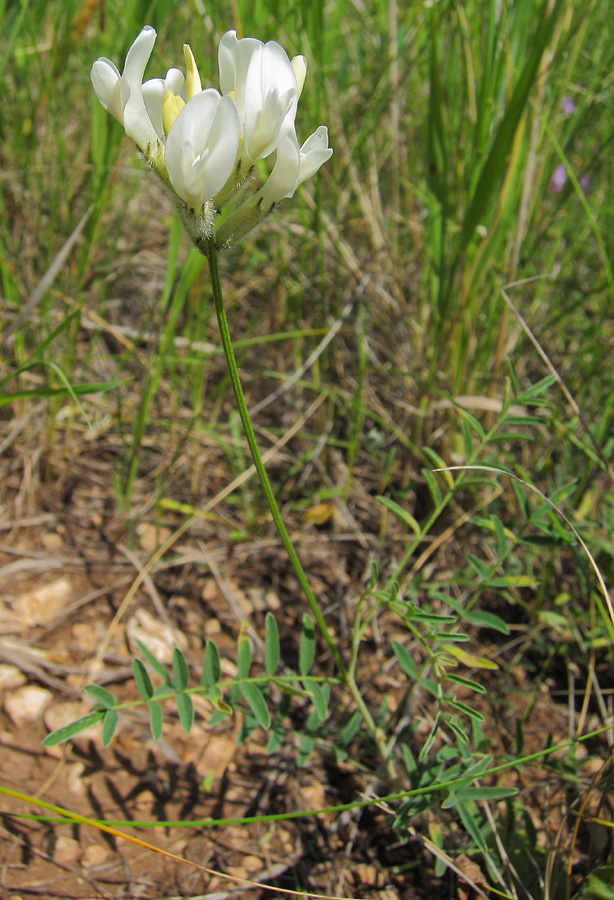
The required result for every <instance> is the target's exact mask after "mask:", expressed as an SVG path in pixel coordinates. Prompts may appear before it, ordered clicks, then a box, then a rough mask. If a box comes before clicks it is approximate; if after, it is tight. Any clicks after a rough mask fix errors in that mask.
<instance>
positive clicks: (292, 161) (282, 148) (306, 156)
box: [261, 125, 333, 210]
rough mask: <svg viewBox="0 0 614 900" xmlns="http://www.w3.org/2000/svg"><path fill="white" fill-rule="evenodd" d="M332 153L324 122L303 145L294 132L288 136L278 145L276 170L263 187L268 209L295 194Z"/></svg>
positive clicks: (262, 191)
mask: <svg viewBox="0 0 614 900" xmlns="http://www.w3.org/2000/svg"><path fill="white" fill-rule="evenodd" d="M332 155H333V151H332V149H331V148H330V147H329V146H328V128H327V127H326V125H320V127H319V128H318V129H317V130H316V131H314V133H313V134H312V135H310V136H309V137H308V138H307V140H306V141H305V143H304V144H303V145H302V147H300V148H299V145H298V140H297V137H296V134H295V133H294V132H292V133H291V134H289V135H288V136H287V137H285V138H284V140H283V141H282V143H281V144H280V145H279V147H278V149H277V159H276V160H275V165H274V166H273V171H272V172H271V174H270V175H269V177H268V179H267V181H265V183H264V186H263V187H262V190H261V194H262V197H263V203H264V207H265V209H266V210H269V209H270V208H271V206H273V205H274V204H275V203H279V201H280V200H284V199H286V198H290V197H293V196H294V193H295V191H296V189H297V187H298V186H299V184H302V182H303V181H305V180H306V179H307V178H311V176H312V175H315V173H316V172H317V171H318V169H319V168H320V167H321V166H323V165H324V163H325V162H326V161H327V160H329V159H330V158H331V156H332Z"/></svg>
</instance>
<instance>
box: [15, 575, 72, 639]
mask: <svg viewBox="0 0 614 900" xmlns="http://www.w3.org/2000/svg"><path fill="white" fill-rule="evenodd" d="M72 593H73V591H72V584H71V583H70V580H69V579H68V578H58V579H57V580H56V581H52V582H51V583H50V584H45V585H43V587H40V588H37V589H36V590H34V591H28V592H27V593H25V594H21V595H20V596H19V597H17V599H16V600H15V602H14V603H13V612H14V613H15V615H17V616H19V618H20V619H21V621H22V622H23V624H24V625H26V626H28V627H31V626H33V625H48V624H49V622H51V621H53V619H55V617H56V616H57V615H58V614H59V613H60V612H61V611H62V610H63V609H64V607H65V606H66V604H67V603H68V601H69V600H70V599H71V597H72Z"/></svg>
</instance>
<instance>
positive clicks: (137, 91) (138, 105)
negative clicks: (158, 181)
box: [120, 25, 158, 152]
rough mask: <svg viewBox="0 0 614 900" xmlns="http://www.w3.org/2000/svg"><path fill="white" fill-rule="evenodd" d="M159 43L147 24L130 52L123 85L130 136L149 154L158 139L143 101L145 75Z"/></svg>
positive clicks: (127, 127)
mask: <svg viewBox="0 0 614 900" xmlns="http://www.w3.org/2000/svg"><path fill="white" fill-rule="evenodd" d="M155 42H156V32H155V30H154V29H153V28H152V27H151V25H146V26H145V27H144V28H143V30H142V31H141V32H140V34H139V35H137V38H136V40H135V41H134V43H133V45H132V46H131V47H130V50H128V55H127V56H126V62H125V65H124V71H123V74H122V77H121V82H120V89H121V99H122V106H123V110H124V128H125V129H126V134H127V135H128V137H131V138H132V140H133V141H136V143H137V144H138V145H139V147H140V148H141V150H143V151H145V152H147V148H148V146H149V145H150V144H155V143H156V141H157V140H158V135H157V133H156V129H155V128H154V126H153V124H152V121H151V119H150V118H149V114H148V112H147V108H146V106H145V101H144V99H143V74H144V72H145V66H146V65H147V63H148V61H149V57H150V56H151V52H152V50H153V47H154V44H155Z"/></svg>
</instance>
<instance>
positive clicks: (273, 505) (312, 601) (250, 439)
mask: <svg viewBox="0 0 614 900" xmlns="http://www.w3.org/2000/svg"><path fill="white" fill-rule="evenodd" d="M199 249H200V248H199ZM205 255H206V257H207V262H208V263H209V272H210V273H211V286H212V289H213V301H214V304H215V314H216V316H217V321H218V325H219V329H220V336H221V338H222V348H223V350H224V356H225V357H226V363H227V365H228V373H229V375H230V381H231V384H232V389H233V391H234V395H235V400H236V401H237V408H238V410H239V416H240V418H241V424H242V425H243V430H244V432H245V437H246V438H247V444H248V446H249V450H250V453H251V455H252V459H253V461H254V466H255V467H256V472H257V473H258V478H259V479H260V483H261V485H262V489H263V491H264V494H265V497H266V499H267V503H268V504H269V509H270V511H271V515H272V516H273V521H274V522H275V526H276V528H277V531H278V533H279V536H280V538H281V542H282V544H283V545H284V548H285V550H286V553H287V554H288V557H289V559H290V562H291V563H292V567H293V569H294V571H295V573H296V577H297V578H298V580H299V583H300V585H301V587H302V589H303V591H304V592H305V596H306V597H307V602H308V603H309V607H310V609H311V612H312V613H313V616H314V618H315V620H316V622H317V623H318V627H319V628H320V631H321V632H322V636H323V637H324V640H325V641H326V645H327V647H328V649H329V650H330V652H331V654H332V656H333V659H334V660H335V665H336V666H337V669H338V670H339V673H340V675H341V677H342V678H343V679H344V680H345V678H346V676H347V671H346V668H345V665H344V664H343V660H342V659H341V656H340V654H339V651H338V650H337V647H336V646H335V642H334V641H333V638H332V636H331V634H330V632H329V630H328V626H327V624H326V621H325V620H324V616H323V615H322V612H321V610H320V607H319V606H318V601H317V600H316V598H315V596H314V593H313V591H312V589H311V585H310V584H309V581H308V580H307V576H306V575H305V570H304V569H303V566H302V565H301V561H300V560H299V558H298V556H297V553H296V550H295V549H294V545H293V543H292V541H291V540H290V536H289V534H288V532H287V530H286V526H285V525H284V522H283V519H282V517H281V513H280V512H279V507H278V505H277V501H276V499H275V494H274V493H273V489H272V487H271V482H270V481H269V476H268V475H267V472H266V469H265V467H264V463H263V462H262V456H261V455H260V450H259V449H258V444H257V443H256V435H255V434H254V429H253V427H252V422H251V419H250V417H249V412H248V411H247V404H246V402H245V397H244V395H243V388H242V387H241V379H240V378H239V370H238V368H237V361H236V359H235V354H234V349H233V346H232V340H231V337H230V331H229V329H228V320H227V318H226V310H225V309H224V297H223V294H222V284H221V281H220V270H219V265H218V253H217V249H216V247H215V244H214V242H213V241H207V243H206V244H205Z"/></svg>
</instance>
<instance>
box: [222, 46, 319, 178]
mask: <svg viewBox="0 0 614 900" xmlns="http://www.w3.org/2000/svg"><path fill="white" fill-rule="evenodd" d="M218 61H219V69H220V88H221V91H222V94H225V95H227V94H231V95H232V96H234V98H235V102H236V104H237V111H238V113H239V122H240V124H241V132H242V136H243V151H242V156H243V159H244V162H245V164H246V165H247V166H248V167H249V166H251V164H252V163H254V162H255V161H256V160H258V159H264V158H265V157H267V156H269V155H270V154H271V153H273V152H274V151H275V150H276V149H277V148H278V147H279V145H280V144H281V142H282V141H283V140H284V138H285V137H286V136H287V135H288V134H289V133H290V132H291V131H292V130H293V129H294V120H295V118H296V107H297V104H298V98H299V95H300V93H301V90H302V88H303V84H304V82H305V74H306V71H307V64H306V62H305V58H304V57H302V56H300V57H296V58H295V59H294V60H293V61H292V62H290V59H289V58H288V54H287V53H286V51H285V50H284V49H283V47H281V46H280V45H279V44H278V43H277V42H276V41H269V42H268V43H267V44H263V43H262V41H258V40H256V38H241V39H239V38H237V34H236V32H235V31H228V32H226V34H225V35H224V36H223V37H222V39H221V41H220V46H219V54H218Z"/></svg>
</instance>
